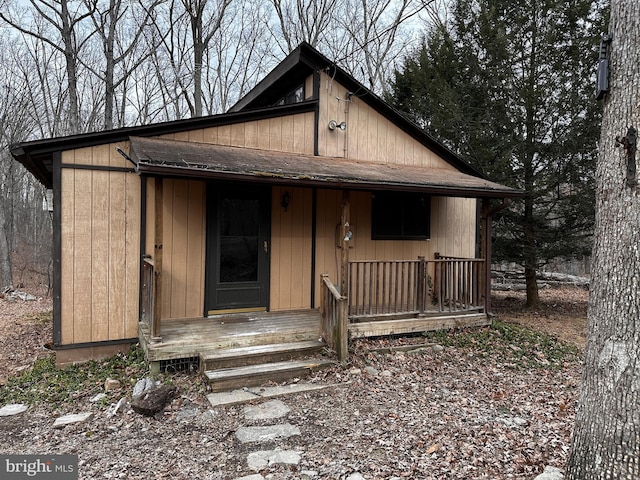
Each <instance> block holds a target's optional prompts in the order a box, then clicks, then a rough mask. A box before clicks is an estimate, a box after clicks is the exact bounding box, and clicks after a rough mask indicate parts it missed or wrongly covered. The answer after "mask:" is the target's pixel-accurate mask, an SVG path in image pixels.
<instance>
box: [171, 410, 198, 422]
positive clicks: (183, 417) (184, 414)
mask: <svg viewBox="0 0 640 480" xmlns="http://www.w3.org/2000/svg"><path fill="white" fill-rule="evenodd" d="M199 413H200V410H199V409H198V408H197V407H187V408H185V407H183V408H181V409H180V410H179V411H178V412H177V413H176V414H175V416H174V417H173V418H174V419H175V421H176V422H189V421H191V420H193V419H194V418H196V417H197V416H198V414H199Z"/></svg>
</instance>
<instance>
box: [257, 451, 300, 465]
mask: <svg viewBox="0 0 640 480" xmlns="http://www.w3.org/2000/svg"><path fill="white" fill-rule="evenodd" d="M299 463H300V454H299V453H298V452H294V451H292V450H263V451H259V452H253V453H250V454H249V456H248V457H247V464H248V465H249V468H250V469H251V470H262V469H263V468H265V467H268V466H270V465H298V464H299Z"/></svg>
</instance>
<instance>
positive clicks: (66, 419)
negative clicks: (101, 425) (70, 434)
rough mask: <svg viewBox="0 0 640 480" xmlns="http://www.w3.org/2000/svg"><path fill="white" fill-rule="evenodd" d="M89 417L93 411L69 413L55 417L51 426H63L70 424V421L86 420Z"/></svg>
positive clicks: (79, 421) (91, 416) (80, 421)
mask: <svg viewBox="0 0 640 480" xmlns="http://www.w3.org/2000/svg"><path fill="white" fill-rule="evenodd" d="M91 418H93V413H91V412H84V413H70V414H68V415H63V416H62V417H58V418H56V420H55V422H53V428H63V427H66V426H67V425H71V424H72V423H82V422H86V421H88V420H90V419H91Z"/></svg>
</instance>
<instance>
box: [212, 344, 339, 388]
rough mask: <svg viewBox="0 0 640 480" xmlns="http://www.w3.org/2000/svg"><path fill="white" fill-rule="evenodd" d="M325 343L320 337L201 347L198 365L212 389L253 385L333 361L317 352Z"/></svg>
mask: <svg viewBox="0 0 640 480" xmlns="http://www.w3.org/2000/svg"><path fill="white" fill-rule="evenodd" d="M324 347H325V343H324V342H323V341H322V340H306V341H298V342H290V343H277V344H269V345H252V346H247V347H237V348H227V349H218V350H211V351H202V352H200V365H201V368H202V370H203V375H204V377H205V378H206V380H207V381H208V382H209V385H210V387H211V390H212V391H214V392H220V391H225V390H233V389H237V388H242V387H255V386H258V385H262V384H263V383H265V382H268V381H274V382H282V381H285V380H289V379H291V378H294V377H300V376H304V375H306V374H308V373H310V372H311V371H312V370H314V369H317V368H322V367H325V366H328V365H331V364H332V363H333V361H331V360H329V359H327V358H323V357H322V356H320V355H319V354H320V352H321V351H322V349H323V348H324ZM312 356H313V357H312Z"/></svg>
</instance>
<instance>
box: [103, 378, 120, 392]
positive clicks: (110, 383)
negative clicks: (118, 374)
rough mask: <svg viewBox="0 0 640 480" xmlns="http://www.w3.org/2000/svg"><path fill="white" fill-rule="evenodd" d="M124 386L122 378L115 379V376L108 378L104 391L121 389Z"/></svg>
mask: <svg viewBox="0 0 640 480" xmlns="http://www.w3.org/2000/svg"><path fill="white" fill-rule="evenodd" d="M120 388H122V384H121V383H120V380H114V379H113V378H107V379H106V380H105V382H104V391H105V392H111V391H113V390H119V389H120Z"/></svg>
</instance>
